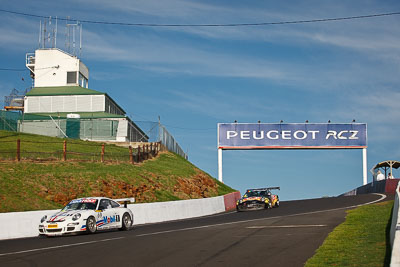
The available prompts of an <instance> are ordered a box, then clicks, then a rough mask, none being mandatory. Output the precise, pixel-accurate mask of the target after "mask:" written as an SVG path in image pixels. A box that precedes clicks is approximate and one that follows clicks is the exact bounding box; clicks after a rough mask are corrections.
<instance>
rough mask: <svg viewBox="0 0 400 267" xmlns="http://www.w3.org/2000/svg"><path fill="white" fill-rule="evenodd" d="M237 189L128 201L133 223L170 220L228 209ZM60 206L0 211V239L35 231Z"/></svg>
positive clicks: (232, 202) (232, 204) (29, 235)
mask: <svg viewBox="0 0 400 267" xmlns="http://www.w3.org/2000/svg"><path fill="white" fill-rule="evenodd" d="M237 195H239V197H240V193H239V192H235V193H231V194H228V195H226V196H219V197H213V198H202V199H190V200H181V201H169V202H155V203H143V204H130V205H128V208H130V209H131V210H132V212H133V214H134V225H138V224H146V223H157V222H164V221H173V220H181V219H188V218H193V217H201V216H207V215H212V214H216V213H220V212H224V211H226V210H231V209H232V207H234V205H236V197H237ZM57 211H59V210H41V211H26V212H8V213H0V240H1V239H12V238H22V237H34V236H37V235H38V225H39V222H40V219H41V218H42V217H43V216H44V215H50V214H54V213H55V212H57Z"/></svg>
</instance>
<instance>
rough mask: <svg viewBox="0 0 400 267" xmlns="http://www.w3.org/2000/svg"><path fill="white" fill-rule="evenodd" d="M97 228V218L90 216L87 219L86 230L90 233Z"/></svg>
mask: <svg viewBox="0 0 400 267" xmlns="http://www.w3.org/2000/svg"><path fill="white" fill-rule="evenodd" d="M96 230H97V227H96V219H95V218H94V217H93V216H90V217H89V218H87V220H86V232H87V233H89V234H93V233H95V232H96Z"/></svg>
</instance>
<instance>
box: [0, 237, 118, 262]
mask: <svg viewBox="0 0 400 267" xmlns="http://www.w3.org/2000/svg"><path fill="white" fill-rule="evenodd" d="M123 238H125V237H116V238H108V239H102V240H96V241H87V242H81V243H74V244H67V245H60V246H53V247H47V248H35V249H28V250H21V251H15V252H8V253H3V254H0V257H1V256H8V255H16V254H21V253H28V252H35V251H43V250H49V249H56V248H66V247H74V246H81V245H87V244H93V243H100V242H107V241H113V240H118V239H123Z"/></svg>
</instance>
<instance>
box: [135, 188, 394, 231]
mask: <svg viewBox="0 0 400 267" xmlns="http://www.w3.org/2000/svg"><path fill="white" fill-rule="evenodd" d="M375 195H380V196H381V198H379V199H377V200H374V201H371V202H367V203H364V204H359V205H353V206H349V207H343V208H336V209H328V210H319V211H311V212H303V213H297V214H292V215H285V216H275V217H269V218H260V219H252V220H243V221H237V222H229V223H217V224H210V225H203V226H196V227H189V228H182V229H175V230H167V231H160V232H154V233H148V234H141V235H136V236H137V237H141V236H151V235H160V234H168V233H175V232H181V231H188V230H197V229H203V228H210V227H216V226H223V225H231V224H238V223H247V222H255V221H263V220H272V219H279V218H282V217H294V216H302V215H309V214H315V213H322V212H329V211H335V210H343V209H351V208H357V207H361V206H365V205H369V204H373V203H376V202H379V201H381V200H384V199H385V198H386V196H385V195H383V194H376V193H375Z"/></svg>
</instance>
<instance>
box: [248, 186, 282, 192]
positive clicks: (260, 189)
mask: <svg viewBox="0 0 400 267" xmlns="http://www.w3.org/2000/svg"><path fill="white" fill-rule="evenodd" d="M248 190H251V191H266V190H281V188H280V187H279V186H275V187H266V188H256V189H248Z"/></svg>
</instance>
